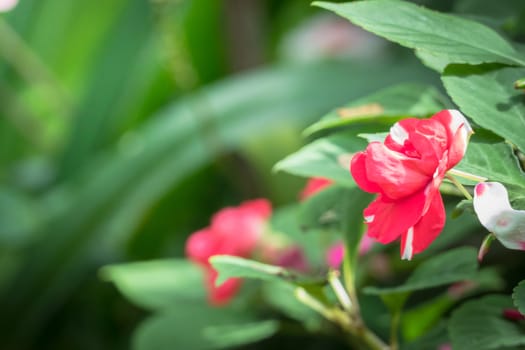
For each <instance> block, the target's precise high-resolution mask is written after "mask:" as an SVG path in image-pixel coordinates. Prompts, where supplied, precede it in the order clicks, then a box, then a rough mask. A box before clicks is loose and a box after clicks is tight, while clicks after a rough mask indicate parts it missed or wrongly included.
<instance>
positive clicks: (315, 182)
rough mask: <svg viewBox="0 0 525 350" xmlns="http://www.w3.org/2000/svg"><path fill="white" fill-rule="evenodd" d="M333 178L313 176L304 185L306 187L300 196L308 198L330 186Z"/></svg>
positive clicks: (303, 198) (302, 198)
mask: <svg viewBox="0 0 525 350" xmlns="http://www.w3.org/2000/svg"><path fill="white" fill-rule="evenodd" d="M331 184H332V180H328V179H325V178H322V177H312V178H311V179H309V180H308V182H307V183H306V186H304V189H303V190H302V191H301V194H300V195H299V198H300V199H301V200H302V201H304V200H305V199H306V198H308V197H310V196H313V195H314V194H316V193H317V192H319V191H321V190H323V189H324V188H326V187H328V186H330V185H331Z"/></svg>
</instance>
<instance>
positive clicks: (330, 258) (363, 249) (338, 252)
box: [326, 235, 374, 269]
mask: <svg viewBox="0 0 525 350" xmlns="http://www.w3.org/2000/svg"><path fill="white" fill-rule="evenodd" d="M373 244H374V241H373V240H372V239H371V238H370V237H368V236H366V235H365V236H363V237H362V238H361V242H359V251H358V254H359V255H365V254H366V253H368V251H369V250H370V249H371V248H372V245H373ZM344 255H345V245H344V243H343V242H337V243H335V244H333V245H332V246H330V247H329V248H328V250H327V252H326V264H327V265H328V266H329V267H331V268H333V269H338V268H339V266H341V264H342V263H343V259H344Z"/></svg>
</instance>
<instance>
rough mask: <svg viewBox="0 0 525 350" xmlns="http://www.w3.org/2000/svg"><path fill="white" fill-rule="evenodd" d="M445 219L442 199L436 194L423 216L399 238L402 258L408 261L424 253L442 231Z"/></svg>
mask: <svg viewBox="0 0 525 350" xmlns="http://www.w3.org/2000/svg"><path fill="white" fill-rule="evenodd" d="M445 219H446V213H445V207H444V205H443V199H442V198H441V195H440V194H439V193H437V194H436V195H435V196H434V199H433V200H432V203H431V204H430V206H429V208H428V211H427V212H426V213H425V215H423V216H422V217H421V219H420V220H419V221H418V222H417V223H416V225H414V226H413V227H410V228H409V229H408V230H407V232H406V233H405V234H403V236H402V237H401V256H402V258H403V259H407V260H410V259H412V256H413V255H414V254H418V253H421V252H422V251H424V250H425V249H426V248H427V247H428V246H429V245H430V243H432V242H433V241H434V240H435V239H436V237H437V236H438V235H439V234H440V233H441V231H442V230H443V227H444V226H445Z"/></svg>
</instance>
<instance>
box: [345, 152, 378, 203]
mask: <svg viewBox="0 0 525 350" xmlns="http://www.w3.org/2000/svg"><path fill="white" fill-rule="evenodd" d="M366 157H367V153H366V151H364V152H358V153H356V154H355V155H354V156H353V157H352V162H351V164H350V172H351V173H352V177H353V178H354V180H355V182H356V184H357V186H359V187H360V188H361V189H362V190H363V191H365V192H369V193H378V192H381V188H380V187H379V186H377V185H376V184H375V183H373V182H371V181H370V180H368V177H367V175H366V165H365V164H366Z"/></svg>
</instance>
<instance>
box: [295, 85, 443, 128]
mask: <svg viewBox="0 0 525 350" xmlns="http://www.w3.org/2000/svg"><path fill="white" fill-rule="evenodd" d="M448 104H449V102H448V101H447V98H446V97H444V96H443V95H442V94H441V93H439V92H438V91H437V90H436V89H435V88H434V87H431V86H426V85H421V84H400V85H395V86H392V87H388V88H385V89H382V90H379V91H377V92H375V93H373V94H371V95H368V96H365V97H362V98H360V99H358V100H355V101H352V102H350V103H349V104H347V105H346V106H344V107H342V108H337V109H335V110H333V111H331V112H330V113H328V114H327V115H325V116H324V117H323V118H321V120H320V121H318V122H317V123H315V124H313V125H311V126H309V127H308V128H307V129H306V130H305V131H304V133H305V134H306V135H307V136H310V135H313V134H316V133H318V132H321V131H323V132H325V131H333V130H336V129H340V128H348V127H350V126H352V128H353V130H356V129H358V128H361V129H364V131H369V132H375V131H377V129H378V127H379V128H380V127H383V128H384V129H386V130H388V128H390V126H391V125H392V124H394V123H395V122H396V121H398V120H399V119H402V118H404V117H407V116H419V117H425V116H429V115H432V114H434V113H436V112H438V111H439V110H441V109H444V108H445V107H446V106H447V105H448Z"/></svg>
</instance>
